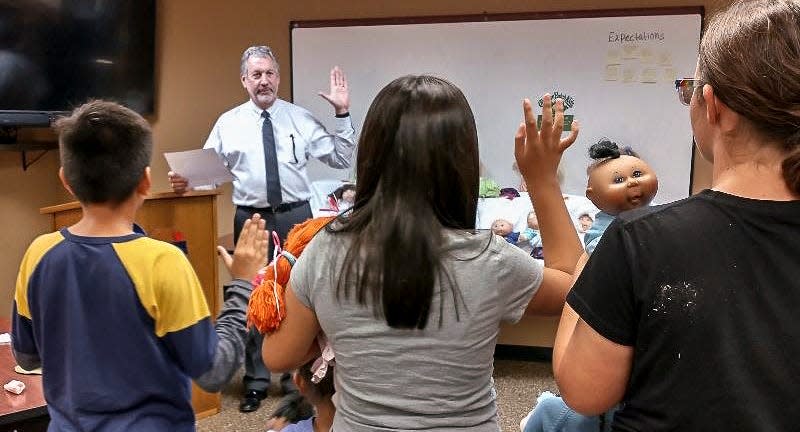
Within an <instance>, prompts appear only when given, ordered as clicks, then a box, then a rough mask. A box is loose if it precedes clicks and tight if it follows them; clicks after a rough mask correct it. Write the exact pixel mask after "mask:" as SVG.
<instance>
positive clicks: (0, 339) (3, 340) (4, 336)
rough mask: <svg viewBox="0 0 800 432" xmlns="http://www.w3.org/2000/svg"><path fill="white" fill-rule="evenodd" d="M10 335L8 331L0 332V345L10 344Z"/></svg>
mask: <svg viewBox="0 0 800 432" xmlns="http://www.w3.org/2000/svg"><path fill="white" fill-rule="evenodd" d="M10 343H11V335H10V334H8V333H0V345H4V344H10Z"/></svg>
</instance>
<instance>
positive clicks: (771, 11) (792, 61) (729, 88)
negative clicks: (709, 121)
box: [698, 0, 800, 193]
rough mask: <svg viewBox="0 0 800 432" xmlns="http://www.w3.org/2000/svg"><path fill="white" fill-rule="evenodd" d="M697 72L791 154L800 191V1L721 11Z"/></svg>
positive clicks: (789, 164) (758, 2)
mask: <svg viewBox="0 0 800 432" xmlns="http://www.w3.org/2000/svg"><path fill="white" fill-rule="evenodd" d="M698 73H699V76H698V78H699V79H700V80H701V82H703V83H706V84H710V85H711V87H713V88H714V94H715V95H716V96H717V97H718V98H719V99H720V100H721V101H722V102H723V103H725V105H727V106H728V107H730V108H731V109H732V110H733V111H735V112H737V113H738V114H739V115H741V116H743V117H744V118H746V119H747V120H748V121H749V122H750V123H751V124H752V126H753V128H755V130H757V131H759V132H760V133H761V134H763V135H764V136H766V137H768V138H770V139H771V140H774V141H777V142H780V143H781V145H782V149H783V150H784V151H785V152H786V154H787V156H786V159H785V160H784V162H783V177H784V180H785V181H786V184H787V185H788V186H789V188H790V189H791V190H792V191H794V192H795V193H800V2H799V1H798V0H746V1H744V0H740V1H736V2H734V3H733V4H732V5H731V6H730V7H729V8H728V9H726V10H724V11H722V12H720V13H719V14H718V15H716V16H715V17H714V18H713V19H712V20H711V22H710V23H709V24H708V26H707V28H706V31H705V34H704V35H703V40H702V42H701V43H700V56H699V58H698Z"/></svg>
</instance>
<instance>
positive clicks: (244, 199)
mask: <svg viewBox="0 0 800 432" xmlns="http://www.w3.org/2000/svg"><path fill="white" fill-rule="evenodd" d="M267 111H268V112H269V115H270V118H271V119H272V130H273V132H274V135H275V147H276V153H277V155H278V177H279V178H280V181H281V193H282V197H283V202H284V203H292V202H297V201H307V200H308V199H309V198H311V189H310V185H309V181H308V176H307V175H306V164H307V163H308V159H309V158H312V157H313V158H316V159H319V160H320V161H322V162H324V163H325V164H327V165H328V166H330V167H332V168H348V167H350V165H351V162H352V157H353V151H354V149H355V142H354V136H355V129H353V122H352V121H351V119H350V116H347V117H337V118H336V120H335V131H334V134H330V133H328V131H327V130H325V127H324V126H323V125H322V123H320V122H319V121H318V120H317V119H316V118H314V116H313V115H312V114H311V112H309V111H308V110H306V109H304V108H301V107H299V106H297V105H294V104H292V103H289V102H286V101H284V100H281V99H276V100H275V103H273V104H272V106H271V107H270V108H269V109H267ZM262 112H263V110H262V109H261V108H259V107H258V106H256V104H254V103H253V101H251V100H248V101H247V102H245V103H243V104H241V105H239V106H237V107H235V108H233V109H232V110H230V111H227V112H225V113H223V114H222V115H221V116H220V117H219V119H218V120H217V123H216V124H214V128H213V129H212V130H211V134H210V135H209V136H208V140H206V144H205V146H203V148H211V149H214V151H216V152H217V154H218V155H220V157H221V158H222V160H223V162H224V163H225V165H226V166H227V167H228V169H230V170H231V173H233V176H234V177H235V178H234V180H233V203H234V204H235V205H238V206H248V207H258V208H265V207H269V203H268V202H267V180H266V179H267V175H266V168H265V164H264V144H263V141H262V136H261V128H262V125H263V124H264V118H263V117H261V113H262Z"/></svg>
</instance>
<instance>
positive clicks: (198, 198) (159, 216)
mask: <svg viewBox="0 0 800 432" xmlns="http://www.w3.org/2000/svg"><path fill="white" fill-rule="evenodd" d="M219 194H220V192H219V191H217V190H210V191H192V192H187V193H185V194H183V195H177V194H175V193H172V192H166V193H157V194H151V195H150V196H148V197H147V199H146V200H145V202H144V205H142V208H141V209H139V212H138V213H137V215H136V223H137V224H139V225H140V226H141V227H142V228H143V229H144V230H145V232H147V234H148V235H149V236H150V237H152V238H155V239H158V240H164V241H167V242H172V241H173V240H174V238H173V235H175V233H180V234H179V235H181V236H182V238H183V239H184V240H185V241H186V247H187V250H188V257H189V261H190V262H191V263H192V267H194V271H195V273H197V277H198V278H199V279H200V283H201V284H202V285H203V292H204V294H205V296H206V302H207V303H208V309H209V310H210V311H211V315H212V317H216V316H217V313H218V312H219V308H220V302H221V297H220V295H219V287H218V285H217V283H218V273H217V252H216V246H217V195H219ZM39 212H40V213H41V214H48V215H51V217H52V221H53V225H52V228H53V231H55V230H58V229H61V228H63V227H67V226H70V225H72V224H74V223H76V222H78V221H79V220H80V218H81V215H82V211H81V206H80V204H79V203H78V202H77V201H75V202H70V203H66V204H61V205H56V206H51V207H44V208H42V209H40V210H39ZM220 404H221V402H220V395H219V393H207V392H205V391H203V390H201V389H200V388H199V387H197V385H196V384H194V383H192V407H194V412H195V415H196V416H197V418H203V417H208V416H210V415H213V414H216V413H218V412H219V411H220Z"/></svg>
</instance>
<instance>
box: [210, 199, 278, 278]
mask: <svg viewBox="0 0 800 432" xmlns="http://www.w3.org/2000/svg"><path fill="white" fill-rule="evenodd" d="M264 227H265V222H264V219H261V215H259V214H254V215H253V217H252V218H250V219H248V220H246V221H245V222H244V226H243V227H242V232H241V234H239V240H238V241H237V242H236V249H234V251H233V257H231V255H230V254H229V253H228V251H226V250H225V248H224V247H222V246H217V251H218V252H219V255H220V256H221V257H222V262H223V263H225V267H227V268H228V271H229V272H230V274H231V278H233V279H243V280H246V281H252V280H253V279H254V278H255V276H256V274H257V273H258V271H259V270H261V268H262V267H264V266H265V265H266V259H267V248H268V245H269V238H268V236H267V231H266V230H265V229H264Z"/></svg>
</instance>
